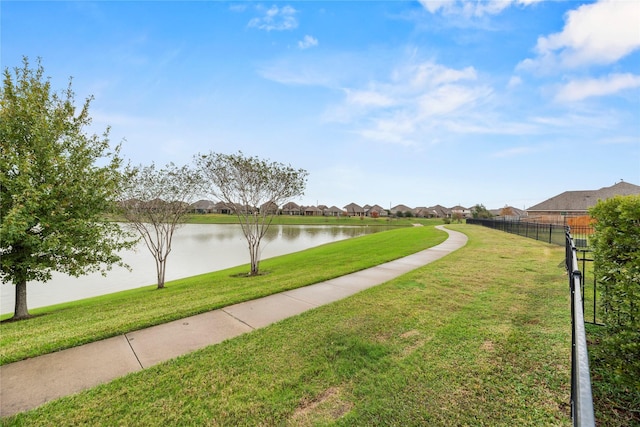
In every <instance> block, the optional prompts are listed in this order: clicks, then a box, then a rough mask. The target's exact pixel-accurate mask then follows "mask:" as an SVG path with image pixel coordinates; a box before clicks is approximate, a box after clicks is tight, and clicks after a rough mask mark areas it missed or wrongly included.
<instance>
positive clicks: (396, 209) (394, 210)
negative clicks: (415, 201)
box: [389, 205, 413, 215]
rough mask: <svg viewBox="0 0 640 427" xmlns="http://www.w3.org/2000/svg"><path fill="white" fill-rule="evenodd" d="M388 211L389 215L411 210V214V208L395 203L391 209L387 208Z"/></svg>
mask: <svg viewBox="0 0 640 427" xmlns="http://www.w3.org/2000/svg"><path fill="white" fill-rule="evenodd" d="M389 212H391V215H398V214H402V215H404V213H405V212H411V213H412V214H413V209H411V208H410V207H409V206H407V205H396V206H394V207H392V208H391V209H389Z"/></svg>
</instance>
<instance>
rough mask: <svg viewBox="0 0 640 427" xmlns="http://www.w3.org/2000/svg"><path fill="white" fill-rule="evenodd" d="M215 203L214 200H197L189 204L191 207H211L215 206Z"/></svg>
mask: <svg viewBox="0 0 640 427" xmlns="http://www.w3.org/2000/svg"><path fill="white" fill-rule="evenodd" d="M215 206H216V204H215V203H214V202H212V201H211V200H204V199H203V200H198V201H197V202H195V203H192V204H191V207H192V208H193V209H213V208H215Z"/></svg>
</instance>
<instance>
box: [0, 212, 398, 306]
mask: <svg viewBox="0 0 640 427" xmlns="http://www.w3.org/2000/svg"><path fill="white" fill-rule="evenodd" d="M389 228H390V227H362V226H334V225H295V226H294V225H290V226H287V225H272V226H271V227H270V228H269V232H268V234H267V235H266V236H265V237H264V238H263V240H262V244H261V246H262V256H261V259H263V260H264V259H266V258H271V257H275V256H278V255H284V254H289V253H293V252H298V251H301V250H304V249H308V248H311V247H314V246H319V245H322V244H325V243H329V242H335V241H338V240H344V239H348V238H351V237H356V236H361V235H364V234H369V233H375V232H378V231H383V230H387V229H389ZM121 257H122V259H123V260H124V261H125V262H126V263H127V264H129V266H131V271H129V270H127V269H125V268H122V267H114V268H113V269H112V270H111V271H109V272H108V273H107V275H106V276H102V275H101V274H100V273H91V274H88V275H85V276H81V277H77V278H76V277H71V276H68V275H66V274H61V273H54V274H53V278H52V279H51V280H50V281H48V282H47V283H41V282H30V283H28V284H27V303H28V307H29V309H32V308H37V307H43V306H48V305H52V304H58V303H62V302H68V301H75V300H79V299H83V298H88V297H93V296H98V295H104V294H108V293H112V292H117V291H122V290H126V289H133V288H138V287H141V286H147V285H152V284H154V283H156V282H155V280H156V268H155V262H154V259H153V256H152V255H151V253H150V252H149V250H148V249H147V248H146V246H145V245H144V243H143V242H142V241H140V242H139V244H138V245H137V247H136V248H135V249H134V250H130V251H125V252H122V253H121ZM248 263H249V249H248V247H247V242H246V239H245V238H244V235H243V234H242V229H241V228H240V225H237V224H185V225H184V226H182V227H180V228H179V229H178V230H176V233H175V234H174V237H173V243H172V251H171V253H170V254H169V256H168V258H167V271H166V281H170V280H175V279H179V278H182V277H188V276H194V275H197V274H202V273H208V272H211V271H217V270H223V269H226V268H229V267H234V266H237V265H242V264H248ZM14 304H15V286H14V285H12V284H6V283H3V284H2V290H1V301H0V313H1V314H5V313H13V309H14Z"/></svg>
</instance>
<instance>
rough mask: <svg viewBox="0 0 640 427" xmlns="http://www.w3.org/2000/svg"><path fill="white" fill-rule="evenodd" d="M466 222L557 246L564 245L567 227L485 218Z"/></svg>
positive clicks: (470, 219) (468, 219) (469, 219)
mask: <svg viewBox="0 0 640 427" xmlns="http://www.w3.org/2000/svg"><path fill="white" fill-rule="evenodd" d="M467 224H476V225H483V226H485V227H489V228H493V229H496V230H500V231H506V232H507V233H512V234H517V235H519V236H524V237H529V238H531V239H536V240H541V241H543V242H547V243H552V244H556V245H559V246H562V245H564V239H565V231H566V229H567V227H565V226H564V225H558V224H540V223H537V222H527V221H515V220H501V219H485V218H467Z"/></svg>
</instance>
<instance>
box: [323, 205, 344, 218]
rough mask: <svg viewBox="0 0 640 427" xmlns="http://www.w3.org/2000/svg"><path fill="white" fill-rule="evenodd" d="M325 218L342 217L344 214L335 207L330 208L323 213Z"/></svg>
mask: <svg viewBox="0 0 640 427" xmlns="http://www.w3.org/2000/svg"><path fill="white" fill-rule="evenodd" d="M324 215H325V216H344V215H345V212H344V211H343V210H342V209H340V208H339V207H337V206H335V205H334V206H331V207H330V208H328V209H326V210H325V211H324Z"/></svg>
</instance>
